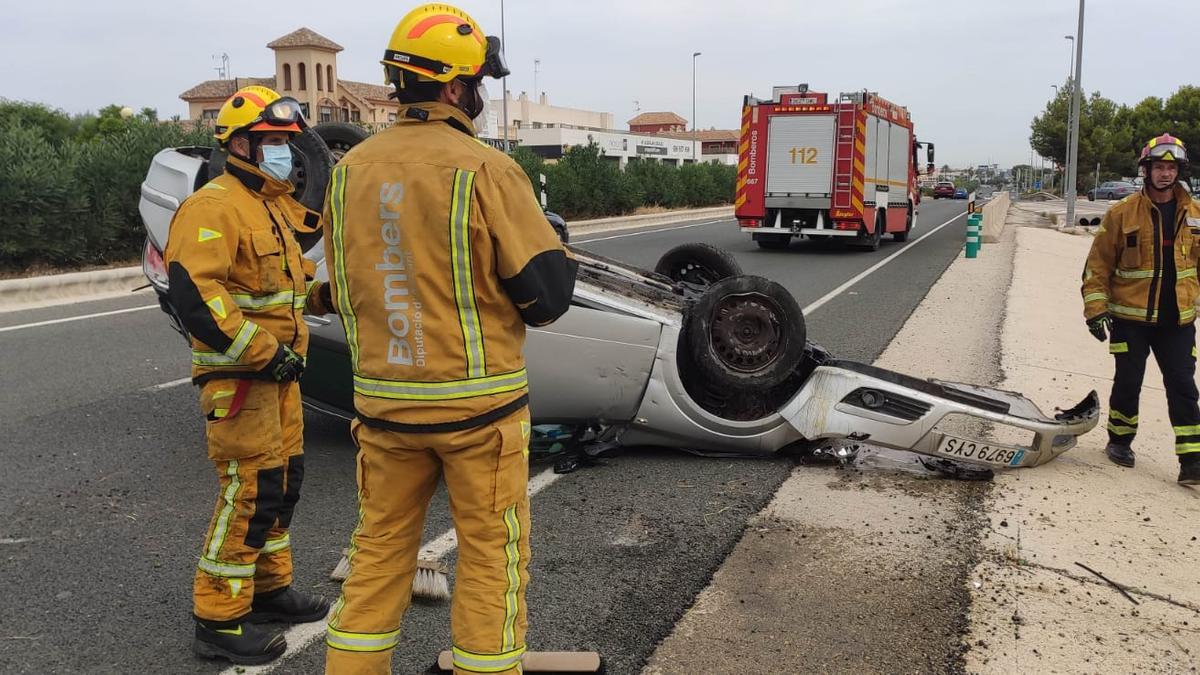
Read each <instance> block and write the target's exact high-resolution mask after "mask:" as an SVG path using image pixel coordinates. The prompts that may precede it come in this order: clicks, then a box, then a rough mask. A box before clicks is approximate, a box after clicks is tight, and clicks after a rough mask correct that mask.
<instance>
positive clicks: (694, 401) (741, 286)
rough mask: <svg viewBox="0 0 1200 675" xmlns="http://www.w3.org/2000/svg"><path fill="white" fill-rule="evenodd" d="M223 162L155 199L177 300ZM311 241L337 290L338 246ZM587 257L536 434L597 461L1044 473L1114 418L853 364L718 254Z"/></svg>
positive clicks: (149, 192) (309, 396)
mask: <svg viewBox="0 0 1200 675" xmlns="http://www.w3.org/2000/svg"><path fill="white" fill-rule="evenodd" d="M343 131H344V130H343ZM321 132H322V128H321V126H320V125H318V126H317V127H316V128H315V129H314V130H310V131H308V132H306V133H305V134H304V135H303V136H302V137H301V140H300V142H298V143H296V144H295V145H296V147H295V148H294V149H295V150H296V153H295V154H296V156H297V157H298V160H297V166H296V173H295V174H294V179H295V180H294V182H296V184H297V194H296V196H297V197H298V198H300V199H301V200H302V201H305V202H306V203H308V204H309V205H310V206H314V207H315V208H320V203H319V200H320V199H321V195H323V192H324V184H325V182H326V181H327V179H328V172H329V166H330V165H331V163H332V155H331V154H330V152H329V150H328V149H327V147H326V144H325V143H324V141H322V139H321V136H320V134H321ZM220 164H221V162H220V159H219V156H218V153H217V152H216V151H214V150H211V149H209V148H175V149H166V150H163V151H161V152H159V153H158V154H157V155H156V156H155V158H154V160H153V162H152V164H151V166H150V169H149V172H148V174H147V177H146V180H145V182H144V183H143V185H142V196H141V207H140V211H141V215H142V219H143V222H144V225H145V227H146V231H147V235H148V236H147V242H146V247H145V254H144V261H143V267H144V270H145V272H146V276H147V278H148V279H149V280H150V282H151V285H152V286H153V287H154V289H155V290H156V291H157V292H158V293H159V295H160V298H164V302H165V292H166V288H167V287H166V273H165V270H164V269H163V265H162V256H161V251H162V250H163V249H164V247H165V245H166V238H167V233H168V230H169V226H170V221H171V217H172V215H173V214H174V211H175V210H176V209H177V208H178V206H179V204H180V203H181V202H182V201H183V200H184V199H185V198H186V197H187V196H188V195H189V194H190V193H191V192H192V191H193V190H195V189H198V188H199V187H200V186H202V185H203V184H204V183H205V182H206V181H207V180H209V179H210V177H211V176H213V175H215V174H216V173H219V171H220V170H221V167H220ZM548 217H549V218H551V221H552V222H553V219H554V218H556V216H553V215H552V214H550V215H548ZM559 222H561V219H559ZM556 229H557V228H556ZM561 232H562V236H564V238H565V228H562V230H561ZM302 243H304V244H305V245H306V246H307V247H308V249H307V250H308V253H307V254H306V255H308V256H309V257H311V258H312V259H314V260H315V261H317V263H318V275H319V277H321V278H326V271H325V266H324V261H323V260H322V256H323V247H322V246H319V245H316V244H317V242H316V241H307V242H302ZM573 251H574V253H575V255H576V256H577V258H578V260H579V275H578V279H577V282H576V286H575V294H574V298H573V301H572V306H571V309H570V310H569V311H568V312H567V313H566V314H565V315H564V316H563V317H562V318H561V319H559V320H558V321H557V322H556V323H554V324H552V325H550V326H547V327H543V328H534V329H530V330H529V333H528V338H527V342H526V360H527V368H528V372H529V381H530V389H531V391H530V397H531V402H530V407H531V411H532V414H533V419H534V423H535V424H538V425H545V424H555V425H563V426H564V427H566V428H570V429H575V430H578V431H579V432H580V436H579V437H581V438H582V437H583V432H584V431H586V432H587V438H588V439H589V442H590V443H591V444H592V445H593V446H594V447H598V448H602V449H611V448H615V447H621V446H625V447H631V446H647V445H650V446H666V447H672V448H680V449H686V450H692V451H698V452H704V453H736V454H763V453H775V452H778V451H780V450H783V449H785V448H790V447H795V446H797V445H798V444H808V445H810V446H811V445H815V444H826V445H828V444H839V443H841V444H853V443H867V444H871V445H875V446H882V447H888V448H894V449H898V450H906V451H912V452H915V453H919V454H921V455H925V456H928V457H930V458H936V459H937V460H938V461H939V462H943V463H945V462H952V463H956V464H965V465H968V466H974V467H981V468H982V467H988V468H1008V467H1029V466H1037V465H1039V464H1043V463H1045V462H1048V461H1050V460H1051V459H1053V458H1054V457H1056V456H1058V455H1060V454H1062V453H1063V452H1065V451H1067V450H1068V449H1070V448H1071V447H1073V446H1074V445H1075V443H1076V439H1077V437H1078V436H1080V435H1082V434H1084V433H1087V432H1088V431H1090V430H1091V429H1093V428H1094V427H1095V426H1096V424H1097V421H1098V418H1099V407H1100V406H1099V399H1098V397H1097V395H1096V393H1095V392H1092V393H1090V394H1088V396H1087V397H1085V398H1084V399H1083V401H1082V402H1080V403H1079V404H1078V405H1075V406H1073V407H1071V408H1068V409H1065V410H1061V411H1058V412H1056V413H1055V414H1054V415H1052V416H1051V415H1046V414H1044V413H1043V412H1042V411H1041V410H1039V409H1038V407H1037V406H1036V405H1035V404H1034V403H1033V402H1032V401H1030V400H1029V399H1028V398H1026V397H1024V396H1022V395H1020V394H1017V393H1013V392H1006V391H1000V390H997V389H993V388H988V387H981V386H975V385H969V384H956V383H950V382H941V381H937V380H922V379H918V378H914V377H909V376H906V375H903V374H900V373H895V372H891V371H888V370H884V369H881V368H877V367H874V366H870V365H865V364H861V363H854V362H850V361H842V360H838V359H836V358H834V357H833V356H831V355H830V354H829V353H828V352H826V351H825V350H824V349H822V348H821V347H819V346H817V345H815V344H813V343H810V342H809V341H807V339H806V331H805V324H804V317H803V316H802V313H801V310H800V307H799V306H798V305H797V303H796V301H795V300H794V299H793V298H792V296H791V295H790V294H789V293H788V292H787V291H786V290H785V289H784V288H783V287H782V286H780V285H779V284H777V283H775V282H773V281H770V280H768V279H764V278H761V277H755V276H747V275H744V274H742V273H741V270H740V269H739V268H738V265H737V263H736V261H734V260H733V258H732V257H730V256H729V255H728V254H726V253H724V252H722V251H720V250H717V249H715V248H713V247H709V246H706V245H704V244H688V245H684V246H679V247H676V248H675V249H672V250H671V251H668V252H667V253H666V254H664V255H663V257H662V258H661V259H660V260H659V263H658V265H657V266H656V269H655V271H653V272H651V271H647V270H641V269H637V268H635V267H631V266H629V265H626V264H624V263H621V262H618V261H615V260H609V259H605V258H602V257H600V256H597V255H595V254H592V253H588V252H586V251H582V250H578V249H573ZM306 320H307V321H308V323H309V325H310V327H311V341H310V348H309V355H308V366H307V369H306V371H305V374H304V378H303V380H302V381H301V388H302V391H303V394H304V397H305V402H306V403H307V404H308V405H309V406H311V407H313V408H316V409H318V410H321V411H324V412H327V413H330V414H335V415H340V416H343V417H350V416H352V415H353V412H352V411H353V407H352V384H351V382H352V379H351V372H350V361H349V354H348V349H347V346H346V342H345V335H344V333H343V331H342V326H341V323H340V321H339V320H338V318H337V317H336V316H334V315H330V316H323V317H320V316H314V317H307V318H306ZM964 416H965V417H967V418H970V419H973V420H975V421H977V422H980V424H973V425H967V426H966V427H965V428H969V429H982V430H986V429H997V428H999V427H1011V428H1013V429H1016V430H1019V431H1021V432H1023V433H1024V435H1025V436H1024V437H1025V438H1026V439H1027V441H1025V442H1022V443H1019V444H1001V443H995V442H991V441H989V440H987V439H986V438H982V437H969V436H971V435H974V436H983V435H984V434H985V433H986V432H983V431H981V432H963V431H962V429H963V428H964V426H963V425H962V424H961V420H962V418H963V417H964ZM988 435H991V434H988ZM1006 437H1007V436H1006Z"/></svg>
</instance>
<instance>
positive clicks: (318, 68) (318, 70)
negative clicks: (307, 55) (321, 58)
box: [313, 63, 325, 91]
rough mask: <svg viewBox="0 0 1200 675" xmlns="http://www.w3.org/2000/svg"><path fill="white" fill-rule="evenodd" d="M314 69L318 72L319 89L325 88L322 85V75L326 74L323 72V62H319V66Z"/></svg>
mask: <svg viewBox="0 0 1200 675" xmlns="http://www.w3.org/2000/svg"><path fill="white" fill-rule="evenodd" d="M313 70H315V71H316V73H317V91H321V90H322V89H323V88H324V87H322V86H321V76H322V75H324V74H325V73H323V72H321V64H319V63H318V64H317V67H316V68H314V69H313Z"/></svg>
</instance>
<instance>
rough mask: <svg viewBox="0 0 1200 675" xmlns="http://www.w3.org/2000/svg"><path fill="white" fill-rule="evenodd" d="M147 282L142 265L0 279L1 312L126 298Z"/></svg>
mask: <svg viewBox="0 0 1200 675" xmlns="http://www.w3.org/2000/svg"><path fill="white" fill-rule="evenodd" d="M145 283H146V279H145V277H143V276H142V268H141V266H135V267H114V268H112V269H106V270H95V271H92V272H68V273H66V274H51V275H48V276H41V277H28V278H25V279H2V280H0V311H14V310H18V309H31V308H34V307H46V306H50V305H61V304H66V303H70V302H79V301H81V300H94V299H99V298H103V297H118V296H120V295H127V294H129V292H130V291H132V290H133V289H134V288H137V287H138V286H142V285H144V284H145Z"/></svg>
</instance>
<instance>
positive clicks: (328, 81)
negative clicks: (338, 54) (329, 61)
mask: <svg viewBox="0 0 1200 675" xmlns="http://www.w3.org/2000/svg"><path fill="white" fill-rule="evenodd" d="M325 85H326V87H327V88H328V89H329V91H333V66H325Z"/></svg>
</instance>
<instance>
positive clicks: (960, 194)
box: [954, 188, 967, 199]
mask: <svg viewBox="0 0 1200 675" xmlns="http://www.w3.org/2000/svg"><path fill="white" fill-rule="evenodd" d="M954 198H955V199H966V198H967V188H958V189H957V190H955V191H954Z"/></svg>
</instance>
